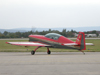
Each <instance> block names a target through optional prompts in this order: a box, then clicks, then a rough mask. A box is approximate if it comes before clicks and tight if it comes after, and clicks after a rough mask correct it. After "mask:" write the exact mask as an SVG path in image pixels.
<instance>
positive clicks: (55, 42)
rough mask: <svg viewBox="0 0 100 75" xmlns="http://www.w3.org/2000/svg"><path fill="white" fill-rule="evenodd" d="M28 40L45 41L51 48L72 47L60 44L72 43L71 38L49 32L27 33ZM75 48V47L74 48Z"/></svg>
mask: <svg viewBox="0 0 100 75" xmlns="http://www.w3.org/2000/svg"><path fill="white" fill-rule="evenodd" d="M29 41H31V42H32V41H35V42H40V43H45V44H48V45H51V46H50V47H52V48H67V49H70V48H71V49H73V48H72V47H69V46H64V45H62V44H63V43H74V42H73V41H72V40H70V39H68V38H66V37H64V36H62V35H58V34H55V33H54V34H52V33H51V34H49V35H45V36H43V35H29ZM74 49H75V48H74Z"/></svg>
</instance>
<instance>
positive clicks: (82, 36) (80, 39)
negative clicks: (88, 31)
mask: <svg viewBox="0 0 100 75" xmlns="http://www.w3.org/2000/svg"><path fill="white" fill-rule="evenodd" d="M76 43H78V45H79V47H80V50H86V45H85V34H84V32H79V34H78V37H77V39H76Z"/></svg>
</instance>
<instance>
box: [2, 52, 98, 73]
mask: <svg viewBox="0 0 100 75" xmlns="http://www.w3.org/2000/svg"><path fill="white" fill-rule="evenodd" d="M85 53H86V55H83V54H82V53H81V52H52V54H51V55H47V53H46V52H36V54H35V55H31V54H30V53H29V52H0V75H100V52H85Z"/></svg>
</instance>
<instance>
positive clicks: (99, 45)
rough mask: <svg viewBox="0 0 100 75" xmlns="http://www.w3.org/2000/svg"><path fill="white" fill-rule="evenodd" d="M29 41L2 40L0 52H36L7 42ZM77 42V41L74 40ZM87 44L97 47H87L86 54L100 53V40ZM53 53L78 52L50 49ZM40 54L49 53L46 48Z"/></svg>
mask: <svg viewBox="0 0 100 75" xmlns="http://www.w3.org/2000/svg"><path fill="white" fill-rule="evenodd" d="M24 41H28V40H0V52H30V51H32V50H34V49H35V48H36V47H35V46H32V47H28V48H25V47H24V46H14V45H10V44H6V43H5V42H24ZM73 41H75V40H73ZM86 42H87V43H93V44H94V45H95V46H86V50H85V51H86V52H100V39H88V40H86ZM50 50H51V51H52V52H76V51H78V50H71V49H56V48H50ZM37 51H38V52H44V51H47V49H46V48H45V47H42V48H39V49H38V50H37Z"/></svg>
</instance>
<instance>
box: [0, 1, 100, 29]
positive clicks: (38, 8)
mask: <svg viewBox="0 0 100 75" xmlns="http://www.w3.org/2000/svg"><path fill="white" fill-rule="evenodd" d="M86 26H88V27H89V26H100V0H0V29H11V28H32V27H35V28H59V27H62V28H64V27H65V28H67V27H86Z"/></svg>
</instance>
